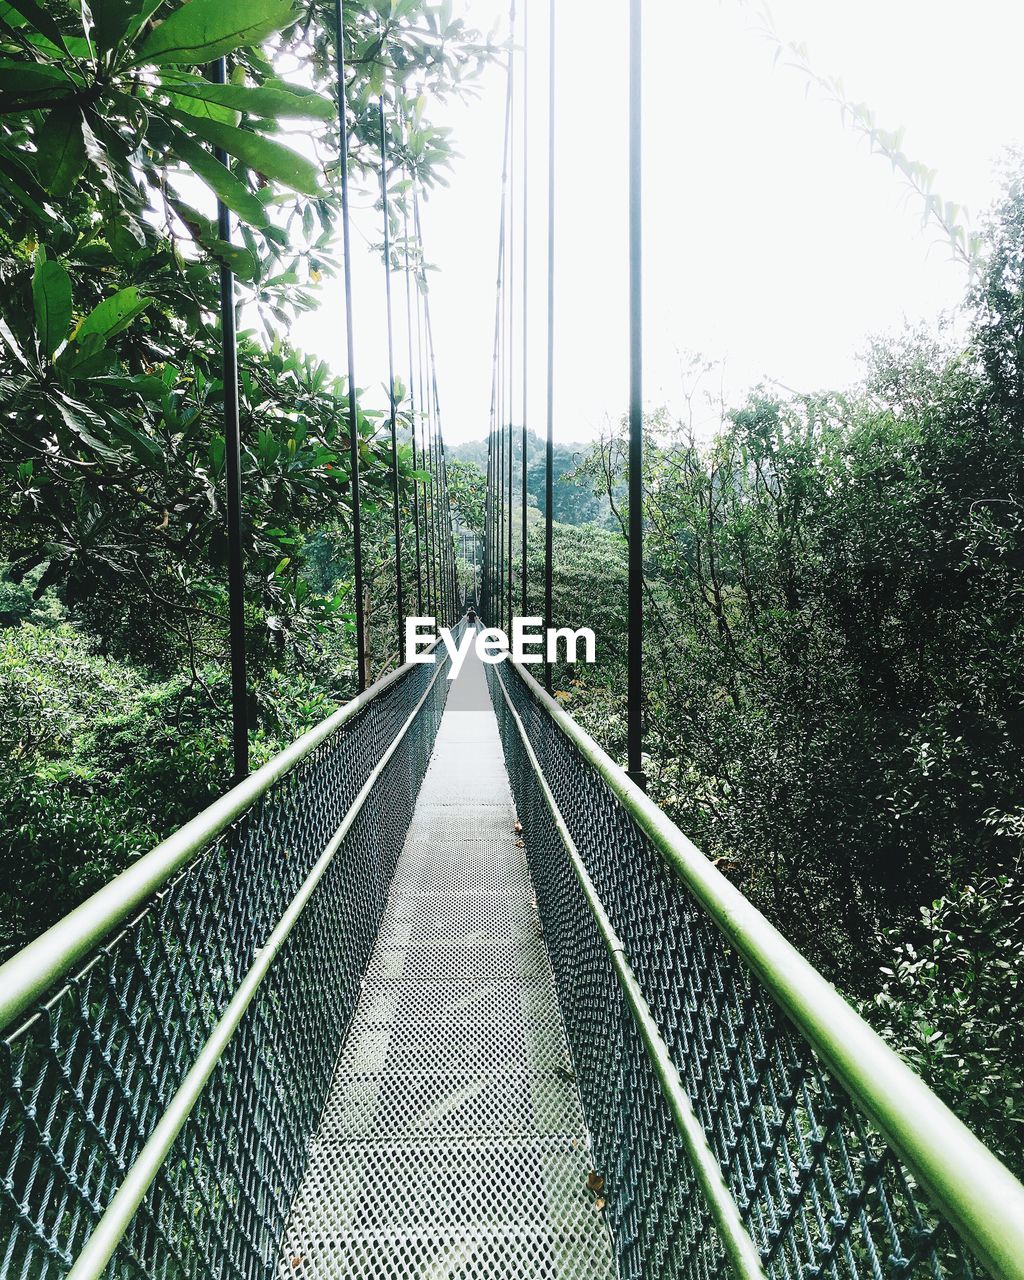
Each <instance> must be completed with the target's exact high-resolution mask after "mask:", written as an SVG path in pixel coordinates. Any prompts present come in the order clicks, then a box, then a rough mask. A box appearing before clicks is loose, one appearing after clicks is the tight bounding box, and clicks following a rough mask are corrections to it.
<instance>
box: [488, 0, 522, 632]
mask: <svg viewBox="0 0 1024 1280" xmlns="http://www.w3.org/2000/svg"><path fill="white" fill-rule="evenodd" d="M515 20H516V0H511V4H509V9H508V24H509V44H508V61H507V64H506V93H504V129H503V137H502V182H500V216H499V223H498V276H497V282H495V298H494V361H493V370H492V436H493V440H494V445H493V456H494V466H493V467H492V476H490V484H489V489H490V493H492V543H493V558H492V566H493V568H492V572H489V575H488V577H489V595H490V600H489V616H488V621H489V622H490V625H492V626H495V625H497V626H502V622H503V621H504V603H506V591H504V573H506V561H504V535H506V527H504V507H506V492H504V475H506V471H504V465H506V457H504V453H506V440H504V424H506V415H504V408H506V337H507V333H506V306H504V301H506V260H507V253H508V247H507V241H508V236H507V228H508V223H509V201H508V166H509V143H511V134H512V59H513V46H512V32H513V29H515ZM509 329H511V325H509ZM508 466H509V474H511V470H512V460H511V457H509V461H508ZM508 559H509V570H511V562H512V548H511V547H509V549H508Z"/></svg>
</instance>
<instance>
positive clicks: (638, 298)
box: [626, 0, 645, 786]
mask: <svg viewBox="0 0 1024 1280" xmlns="http://www.w3.org/2000/svg"><path fill="white" fill-rule="evenodd" d="M641 74H642V55H641V18H640V0H630V4H629V647H628V663H629V673H628V682H627V691H626V757H627V769H628V771H629V775H630V777H631V778H632V779H633V781H634V782H637V783H639V784H640V785H641V786H643V785H644V784H645V779H644V775H643V724H642V717H643V653H644V650H643V642H644V633H643V626H644V579H643V571H644V570H643V536H644V509H643V439H644V402H643V276H642V270H641V268H642V260H641V242H642V233H643V227H642V219H641V215H642V207H641V201H640V192H641V150H640V147H641V123H642V116H641V107H642V98H641V93H642V84H641Z"/></svg>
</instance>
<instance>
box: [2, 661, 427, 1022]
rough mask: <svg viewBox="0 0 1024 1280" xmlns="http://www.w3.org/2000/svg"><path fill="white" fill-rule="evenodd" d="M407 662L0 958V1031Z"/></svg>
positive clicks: (379, 691) (378, 692) (405, 667)
mask: <svg viewBox="0 0 1024 1280" xmlns="http://www.w3.org/2000/svg"><path fill="white" fill-rule="evenodd" d="M437 643H438V642H437V641H436V640H435V641H434V642H433V644H432V645H431V646H429V647H428V648H426V649H425V650H424V652H430V650H431V649H433V647H434V646H435V645H436V644H437ZM412 665H413V664H411V663H405V664H404V665H403V666H400V667H397V668H396V669H395V670H394V671H390V672H388V673H387V675H384V676H382V677H381V678H380V679H379V680H377V681H375V683H374V684H372V685H370V686H369V688H367V689H366V690H365V691H364V692H363V693H361V694H359V695H358V696H357V697H355V698H353V699H352V700H351V701H350V702H346V703H345V704H344V706H342V707H339V708H338V710H337V711H335V712H334V713H333V714H331V715H330V716H328V717H327V719H326V720H322V721H321V722H320V724H318V725H314V727H313V728H312V729H309V730H307V731H306V732H305V733H304V734H302V735H301V737H299V738H296V740H295V741H294V742H293V743H291V744H290V745H289V746H287V747H285V748H284V750H283V751H280V752H278V754H277V755H276V756H274V757H273V758H272V759H271V760H268V761H267V763H266V764H264V765H261V766H260V768H259V769H257V770H256V771H255V772H254V773H251V774H250V775H249V776H248V777H247V778H245V779H243V780H242V781H241V782H239V783H238V784H236V785H235V786H234V787H232V788H231V790H230V791H227V792H225V794H224V795H222V796H221V797H220V798H219V799H217V800H215V801H214V802H213V803H212V804H211V805H208V806H207V807H206V808H205V809H204V810H203V811H202V812H201V813H199V814H197V815H196V817H194V818H192V819H191V820H190V821H188V822H186V823H185V825H184V826H182V827H179V828H178V830H177V831H175V832H173V833H172V834H171V835H169V836H168V837H167V839H166V840H162V841H161V842H160V844H158V845H156V846H154V848H152V849H151V850H150V851H149V852H148V853H145V854H143V855H142V857H141V858H139V859H138V861H137V862H133V863H132V865H131V866H130V867H127V868H126V869H125V870H124V871H122V872H120V874H119V875H116V876H115V877H114V878H113V879H112V880H109V881H108V882H107V883H106V884H105V885H103V886H102V888H100V889H97V891H96V892H95V893H94V894H92V896H91V897H89V898H87V899H86V900H85V902H83V903H81V904H80V905H79V906H77V907H75V908H74V909H73V910H71V911H69V912H68V914H67V915H66V916H64V917H63V918H62V919H60V920H58V921H57V923H56V924H54V925H51V926H50V928H49V929H47V930H46V931H45V932H44V933H42V934H40V935H39V937H38V938H35V939H34V940H33V941H32V942H30V943H28V944H27V945H26V946H24V947H22V949H21V950H20V951H18V952H16V953H15V954H14V955H13V956H11V957H10V959H9V960H7V961H5V963H4V964H2V965H0V1035H2V1034H4V1033H8V1034H9V1033H10V1031H11V1030H13V1024H14V1023H15V1022H16V1020H17V1019H18V1017H19V1016H20V1015H21V1014H23V1013H24V1012H25V1011H26V1010H27V1009H29V1008H30V1007H31V1006H32V1005H34V1004H35V1003H36V1002H37V1001H38V1000H39V999H41V998H42V997H43V996H45V995H46V993H47V992H48V991H50V989H51V988H52V987H54V986H55V985H56V984H57V983H58V982H59V981H60V979H61V978H64V977H67V976H70V974H71V973H72V972H73V971H74V969H75V968H76V966H78V965H80V964H81V963H82V962H83V961H84V960H85V959H86V957H87V956H88V955H89V953H90V952H92V951H94V950H95V949H96V948H97V947H99V946H100V945H101V944H102V943H103V942H104V941H106V940H107V939H108V938H109V937H110V936H111V935H112V934H113V933H114V932H115V930H117V929H118V928H119V927H120V926H122V925H125V924H127V923H128V922H129V921H130V920H131V919H132V917H133V916H134V915H135V913H136V912H137V911H139V910H140V909H141V908H142V907H143V905H144V904H145V903H146V902H147V901H149V900H150V899H151V898H152V897H153V896H154V894H157V893H159V892H160V890H161V889H162V888H163V887H164V886H165V885H167V884H168V883H169V881H170V880H172V879H173V877H174V876H175V875H176V874H177V873H178V872H179V871H181V870H182V869H183V868H184V867H186V866H188V864H189V863H190V862H191V861H192V860H193V859H194V858H196V857H198V856H199V854H201V853H202V852H203V850H204V849H206V848H207V847H208V846H209V845H210V844H212V842H213V841H214V840H215V839H216V838H217V837H218V836H219V835H220V834H221V833H222V832H224V831H226V830H227V828H228V827H229V826H230V825H231V824H232V822H234V821H235V820H236V819H238V818H240V817H241V816H242V814H244V813H245V812H246V811H247V810H248V809H250V808H252V806H253V805H254V804H255V803H256V802H257V801H258V800H259V799H260V797H261V796H263V795H265V794H266V793H267V792H268V791H269V790H270V788H271V787H272V786H273V785H274V783H275V782H277V781H279V780H280V779H281V778H283V777H284V776H285V775H286V774H287V773H290V772H291V770H292V769H294V768H295V767H296V765H298V764H300V763H301V762H302V761H303V760H305V759H306V757H307V756H309V755H311V754H312V753H313V752H314V751H315V750H316V748H317V747H318V746H319V745H320V744H321V743H322V742H324V741H326V739H327V738H329V737H330V736H331V735H332V734H333V733H336V732H337V730H338V729H340V728H341V726H342V725H344V724H346V723H347V722H348V721H349V720H351V719H353V718H354V717H355V716H357V715H359V713H360V712H361V711H363V710H365V708H366V707H367V706H368V705H369V704H370V703H371V702H373V701H374V699H375V698H377V697H379V696H380V695H381V694H382V693H383V692H384V691H385V689H387V688H389V687H390V686H391V685H392V684H394V682H395V681H396V680H399V679H401V677H402V676H403V675H405V674H406V672H407V671H408V670H409V669H410V668H411V666H412Z"/></svg>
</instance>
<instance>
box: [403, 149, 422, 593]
mask: <svg viewBox="0 0 1024 1280" xmlns="http://www.w3.org/2000/svg"><path fill="white" fill-rule="evenodd" d="M402 172H403V177H404V178H406V179H408V170H407V169H404V168H403V171H402ZM402 254H403V268H404V271H405V335H406V339H407V345H408V364H409V440H410V443H411V444H412V469H413V471H416V470H417V466H416V389H415V386H416V367H415V365H414V363H413V353H412V269H411V265H410V262H409V201H408V188H406V190H405V193H404V194H403V196H402ZM412 523H413V531H414V535H415V539H416V612H417V613H418V614H420V615H422V613H423V561H422V555H421V550H420V486H419V481H416V482H414V484H413V490H412Z"/></svg>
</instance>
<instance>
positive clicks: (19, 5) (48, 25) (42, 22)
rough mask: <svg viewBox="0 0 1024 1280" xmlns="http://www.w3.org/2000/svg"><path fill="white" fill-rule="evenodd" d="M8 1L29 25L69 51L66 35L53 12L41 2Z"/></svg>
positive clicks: (58, 46) (29, 0) (30, 0)
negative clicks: (47, 9) (46, 8)
mask: <svg viewBox="0 0 1024 1280" xmlns="http://www.w3.org/2000/svg"><path fill="white" fill-rule="evenodd" d="M7 3H8V4H9V5H10V6H11V8H12V9H13V10H14V11H15V13H20V14H21V16H22V17H23V18H24V19H25V21H26V22H27V23H28V24H29V26H32V27H35V29H36V30H37V31H38V32H40V33H41V34H42V35H44V36H46V38H47V40H49V41H51V43H53V44H55V45H56V46H57V48H58V49H63V50H64V52H65V53H67V52H68V46H67V45H66V44H65V43H64V36H63V34H62V33H61V29H60V27H58V26H57V23H56V21H55V19H54V18H53V16H52V14H49V13H47V12H46V10H45V9H44V8H43V6H42V5H41V4H37V3H36V0H7Z"/></svg>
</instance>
